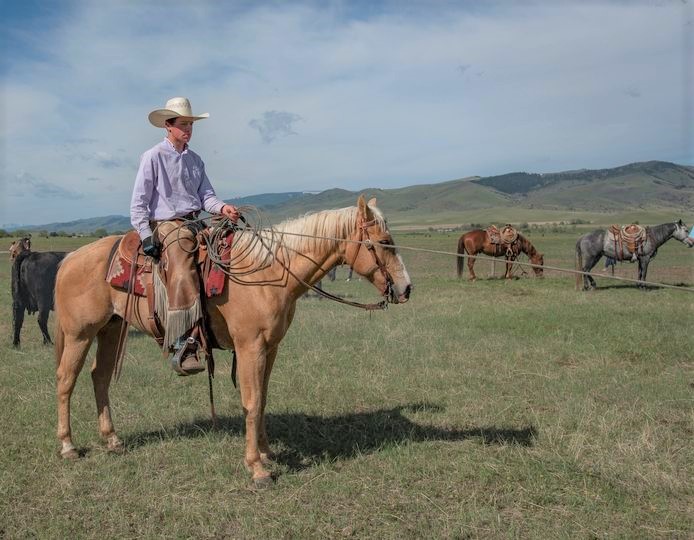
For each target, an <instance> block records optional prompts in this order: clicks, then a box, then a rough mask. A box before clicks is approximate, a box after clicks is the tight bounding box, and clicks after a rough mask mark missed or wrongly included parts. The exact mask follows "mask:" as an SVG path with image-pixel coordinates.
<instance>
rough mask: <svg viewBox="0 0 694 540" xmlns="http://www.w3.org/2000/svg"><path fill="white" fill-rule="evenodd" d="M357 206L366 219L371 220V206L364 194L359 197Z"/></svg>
mask: <svg viewBox="0 0 694 540" xmlns="http://www.w3.org/2000/svg"><path fill="white" fill-rule="evenodd" d="M357 208H359V213H360V214H361V216H362V217H363V218H364V220H366V221H369V216H370V214H371V211H370V210H369V207H368V205H367V204H366V199H365V198H364V195H359V199H357Z"/></svg>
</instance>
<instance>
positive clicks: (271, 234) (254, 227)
mask: <svg viewBox="0 0 694 540" xmlns="http://www.w3.org/2000/svg"><path fill="white" fill-rule="evenodd" d="M238 209H239V212H241V214H242V215H243V216H244V218H245V219H244V220H243V225H242V226H238V225H236V224H233V223H232V222H231V220H229V219H228V218H226V217H224V218H221V219H220V218H219V217H218V216H208V217H204V218H198V219H195V220H190V221H189V222H204V221H207V220H211V219H214V220H215V221H216V220H219V221H218V222H217V223H215V225H214V227H215V228H214V230H213V231H212V234H210V236H209V238H207V240H206V243H207V253H208V256H209V257H210V258H211V259H212V262H214V263H215V264H217V265H218V266H219V267H220V268H221V269H222V271H223V272H224V273H225V274H226V275H227V276H229V278H230V279H232V280H234V281H237V282H238V283H242V284H249V283H248V282H246V281H243V280H241V279H238V278H239V277H240V276H247V275H249V274H252V273H254V272H257V271H258V270H262V269H264V268H267V267H268V266H270V264H272V261H273V260H274V259H276V258H277V257H276V256H275V255H274V254H273V253H272V251H271V249H270V248H269V247H268V244H269V245H270V246H273V245H275V246H277V249H278V250H280V249H281V250H282V253H283V257H284V260H288V259H287V256H288V248H287V247H286V246H285V245H284V243H283V242H282V241H281V237H282V236H283V235H287V236H299V237H303V238H315V239H319V240H332V241H335V242H348V243H353V244H363V245H368V244H369V243H371V241H370V240H351V239H346V238H336V237H332V236H319V235H313V234H302V233H295V232H285V231H278V230H276V229H275V228H274V227H271V226H263V223H262V222H263V217H262V214H261V212H260V211H259V210H258V209H257V208H256V207H254V206H241V207H238ZM229 228H234V229H236V230H237V231H240V232H241V233H242V234H246V233H248V234H252V235H253V240H252V241H250V242H248V244H247V245H245V246H244V247H243V248H242V249H241V250H240V251H239V252H238V253H235V254H234V256H233V258H232V260H231V261H230V262H229V263H225V262H222V257H221V254H220V253H218V252H217V251H216V250H217V249H218V248H217V246H218V245H219V242H218V239H219V238H220V237H223V236H224V235H225V234H226V231H228V230H229ZM278 238H279V240H278ZM266 242H267V243H266ZM257 243H261V244H262V245H263V246H264V247H265V250H266V252H267V256H266V257H265V259H263V261H262V266H257V265H255V264H254V265H253V266H252V267H250V266H246V267H244V266H242V265H241V266H240V264H241V263H243V261H245V260H246V259H247V258H248V255H249V254H250V252H251V251H252V250H253V249H255V247H256V245H257ZM234 245H238V244H237V243H236V242H234ZM382 247H383V248H384V249H396V250H407V251H418V252H422V253H432V254H435V255H448V256H452V257H461V258H464V259H475V260H481V261H490V262H497V261H498V259H497V258H495V257H489V256H486V255H470V254H468V253H455V252H452V251H442V250H438V249H428V248H417V247H411V246H402V245H397V246H392V245H383V246H382ZM196 248H197V246H196ZM232 251H235V250H232ZM514 264H515V265H518V266H521V267H523V266H527V267H530V268H542V269H544V270H554V271H556V272H564V273H567V274H573V275H581V276H590V275H591V272H584V271H582V270H576V269H573V268H571V269H570V268H561V267H559V266H550V265H547V264H533V263H530V262H521V261H518V260H516V261H514ZM285 268H286V266H285ZM600 278H601V279H602V278H605V279H612V280H616V281H624V282H627V283H636V284H638V285H649V286H652V287H660V288H664V289H674V290H677V291H685V292H694V288H692V287H684V286H680V285H670V284H668V283H658V282H653V281H643V280H640V279H632V278H627V277H621V276H611V275H607V274H602V275H600ZM307 285H308V284H307ZM308 286H309V287H310V288H311V289H313V290H316V292H319V293H322V292H325V291H323V290H322V289H320V288H319V287H315V286H312V285H308ZM336 299H337V300H339V298H336ZM344 303H349V302H346V301H345V302H344Z"/></svg>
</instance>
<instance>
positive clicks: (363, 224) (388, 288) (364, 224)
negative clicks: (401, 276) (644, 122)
mask: <svg viewBox="0 0 694 540" xmlns="http://www.w3.org/2000/svg"><path fill="white" fill-rule="evenodd" d="M375 224H376V220H375V219H372V220H371V221H364V218H362V217H361V216H360V217H359V221H358V222H357V228H358V229H359V240H357V250H356V251H355V252H354V257H352V262H351V263H350V264H349V267H350V268H352V269H354V263H355V262H356V261H357V257H358V256H359V251H360V250H361V247H362V246H366V249H367V250H368V251H369V253H371V256H372V257H373V260H374V263H375V264H374V265H375V266H376V267H377V268H378V270H379V271H380V272H381V275H382V276H383V279H384V280H385V282H386V285H385V287H384V288H383V291H381V296H383V297H384V298H385V299H386V301H387V300H388V299H392V298H394V295H395V288H394V285H395V282H394V281H393V277H392V276H391V275H390V272H389V271H388V268H386V265H385V264H383V262H382V261H381V259H380V258H379V256H378V253H376V246H375V245H374V243H373V241H372V240H371V238H370V237H369V227H371V226H373V225H375ZM367 273H369V272H367Z"/></svg>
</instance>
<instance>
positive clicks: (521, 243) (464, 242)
mask: <svg viewBox="0 0 694 540" xmlns="http://www.w3.org/2000/svg"><path fill="white" fill-rule="evenodd" d="M509 248H510V249H509ZM521 252H522V253H525V254H526V255H527V256H528V257H529V258H530V262H531V263H532V264H535V265H538V266H533V267H532V269H533V270H534V272H535V275H536V276H538V277H541V276H542V268H540V267H541V266H542V265H543V264H545V259H544V256H543V255H542V253H539V252H538V251H537V250H536V249H535V246H533V245H532V244H531V243H530V241H529V240H528V239H527V238H526V237H525V236H523V235H522V234H520V233H518V238H517V239H516V240H515V242H513V243H512V244H510V246H509V247H508V248H507V245H506V244H493V243H492V242H491V240H490V238H489V234H487V231H484V230H482V229H474V230H472V231H470V232H466V233H465V234H463V235H462V236H461V237H460V238H459V239H458V255H465V254H467V255H477V254H478V253H484V254H485V255H489V256H491V257H505V258H506V272H505V273H504V277H505V278H506V279H511V277H512V276H511V268H512V267H513V261H515V260H516V258H517V257H518V255H519V254H520V253H521ZM463 259H464V257H458V266H457V267H458V277H459V278H460V277H462V276H463V270H464V269H465V266H464V264H465V261H464V260H463ZM474 266H475V259H474V258H471V257H468V258H467V267H468V269H469V270H470V278H469V279H470V281H475V280H476V279H477V276H476V275H475V270H474Z"/></svg>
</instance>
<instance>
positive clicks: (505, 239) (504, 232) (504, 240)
mask: <svg viewBox="0 0 694 540" xmlns="http://www.w3.org/2000/svg"><path fill="white" fill-rule="evenodd" d="M486 232H487V236H489V241H490V242H491V243H492V244H498V245H499V246H500V247H501V248H506V254H507V255H512V254H513V253H514V247H515V243H516V240H518V231H517V230H516V229H514V228H513V227H512V226H511V224H509V223H507V224H506V225H504V226H503V227H502V228H501V230H499V229H498V228H497V226H496V225H490V226H489V227H487V229H486Z"/></svg>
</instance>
